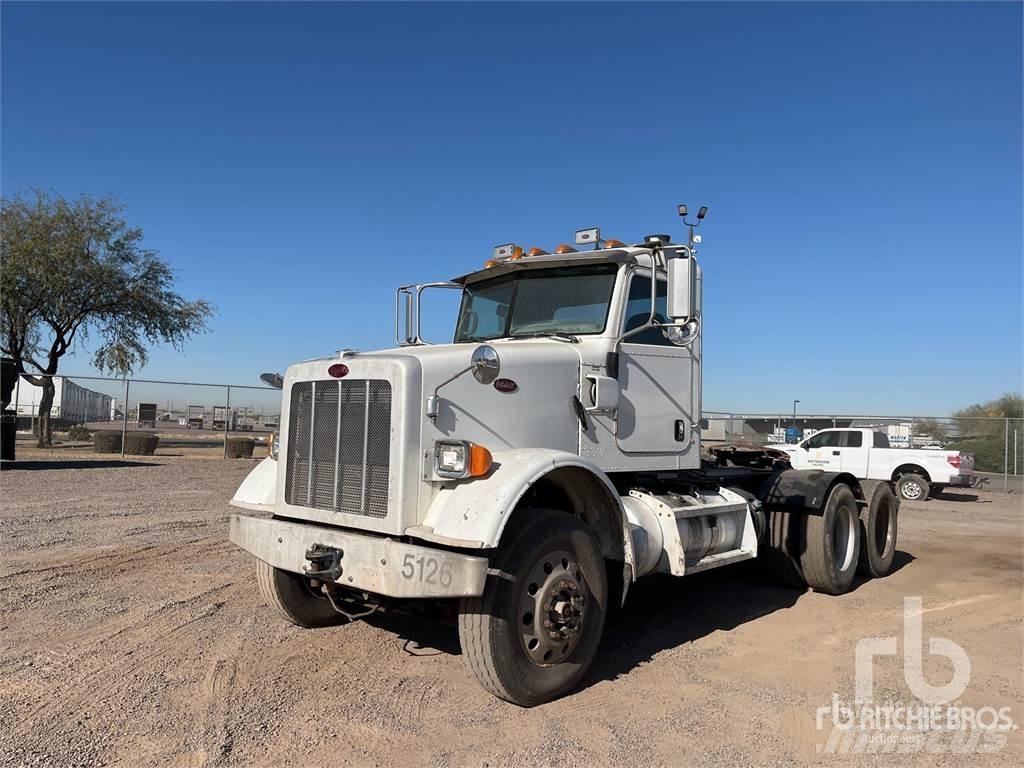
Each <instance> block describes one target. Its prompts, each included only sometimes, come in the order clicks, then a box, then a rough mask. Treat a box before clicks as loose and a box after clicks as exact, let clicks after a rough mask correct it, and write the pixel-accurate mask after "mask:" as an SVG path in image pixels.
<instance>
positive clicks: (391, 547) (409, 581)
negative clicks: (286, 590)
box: [229, 514, 488, 597]
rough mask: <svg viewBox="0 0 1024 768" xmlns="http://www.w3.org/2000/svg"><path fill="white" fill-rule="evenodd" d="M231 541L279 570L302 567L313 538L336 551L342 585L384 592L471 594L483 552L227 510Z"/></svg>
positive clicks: (481, 577)
mask: <svg viewBox="0 0 1024 768" xmlns="http://www.w3.org/2000/svg"><path fill="white" fill-rule="evenodd" d="M229 538H230V539H231V541H232V543H234V544H237V545H238V546H239V547H241V548H242V549H244V550H246V551H248V552H250V553H252V554H253V555H255V556H256V557H258V558H259V559H260V560H263V561H264V562H266V563H269V564H270V565H272V566H274V567H275V568H281V569H282V570H285V571H292V572H293V573H299V574H302V573H304V568H303V566H305V565H308V564H309V562H308V561H307V560H306V550H308V549H309V548H310V547H311V546H313V545H314V544H320V545H323V546H325V547H332V548H334V549H337V550H339V551H340V552H341V575H340V576H339V577H338V578H337V579H335V583H336V584H338V585H339V586H342V587H349V588H351V589H358V590H362V591H365V592H372V593H374V594H377V595H386V596H388V597H477V596H479V595H481V594H483V591H484V581H485V579H486V578H487V565H488V563H487V558H485V557H473V556H471V555H462V554H459V553H457V552H449V551H448V550H444V549H434V548H433V547H422V546H418V545H416V544H406V543H404V542H401V541H396V540H395V539H389V538H385V537H383V536H368V535H366V534H361V533H352V532H349V531H342V530H338V529H334V528H326V527H322V526H318V525H312V524H306V523H293V522H286V521H284V520H271V519H268V518H265V517H251V516H249V515H238V514H235V515H231V531H230V534H229Z"/></svg>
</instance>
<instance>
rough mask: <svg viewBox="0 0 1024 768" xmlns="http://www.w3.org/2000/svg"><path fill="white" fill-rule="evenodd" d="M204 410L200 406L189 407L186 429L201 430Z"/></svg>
mask: <svg viewBox="0 0 1024 768" xmlns="http://www.w3.org/2000/svg"><path fill="white" fill-rule="evenodd" d="M205 410H206V409H205V408H204V407H203V406H201V405H190V406H189V407H188V421H187V422H186V424H185V425H186V427H187V428H188V429H202V428H203V423H204V421H203V420H204V414H205Z"/></svg>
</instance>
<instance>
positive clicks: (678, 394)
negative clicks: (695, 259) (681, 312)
mask: <svg viewBox="0 0 1024 768" xmlns="http://www.w3.org/2000/svg"><path fill="white" fill-rule="evenodd" d="M657 286H658V287H657V303H656V310H657V314H656V317H657V319H658V320H659V321H661V322H668V319H667V318H666V316H665V304H666V298H665V296H666V292H667V291H666V283H665V281H664V280H658V283H657ZM650 314H651V276H650V273H646V274H645V273H644V272H640V271H636V272H634V273H633V274H632V276H631V277H630V283H629V292H628V295H627V301H626V310H625V313H624V314H623V317H624V322H623V331H624V332H625V331H630V330H633V329H634V328H639V327H640V326H642V325H643V324H644V323H646V322H647V320H648V318H649V317H650ZM692 374H693V359H692V356H691V352H690V350H689V349H688V348H684V347H678V346H676V345H675V344H673V343H672V342H671V341H669V340H668V339H667V338H666V337H665V335H664V333H662V331H661V330H660V329H658V328H648V329H647V330H645V331H641V332H640V333H638V334H636V335H633V336H630V337H629V338H627V339H626V340H625V341H623V342H622V343H621V345H620V346H619V389H620V394H619V409H618V423H617V427H616V434H615V440H616V444H617V445H618V447H619V450H621V451H623V452H624V453H671V452H677V451H681V450H683V448H685V447H686V445H687V444H688V442H689V439H690V426H689V425H690V424H691V423H693V420H694V419H693V403H692V401H691V399H692V394H691V393H692V391H693V389H692V386H691V385H692V382H693V378H692Z"/></svg>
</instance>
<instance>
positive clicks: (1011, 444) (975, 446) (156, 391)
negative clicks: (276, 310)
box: [8, 376, 1024, 493]
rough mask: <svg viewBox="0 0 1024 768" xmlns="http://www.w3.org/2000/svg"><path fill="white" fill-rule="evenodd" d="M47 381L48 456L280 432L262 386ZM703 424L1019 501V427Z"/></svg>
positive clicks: (722, 436)
mask: <svg viewBox="0 0 1024 768" xmlns="http://www.w3.org/2000/svg"><path fill="white" fill-rule="evenodd" d="M36 378H37V380H39V379H41V378H43V377H36ZM52 382H53V389H54V394H53V402H52V404H51V407H50V425H51V430H52V432H53V445H54V447H55V448H62V449H63V448H66V449H69V450H74V449H80V450H82V451H85V450H88V449H91V448H92V449H94V448H95V447H96V440H97V434H100V433H107V434H108V437H109V439H107V438H102V437H101V438H99V439H100V442H104V440H106V443H105V445H106V446H107V447H108V448H109V445H111V444H112V443H116V445H117V452H118V453H122V452H126V450H127V448H126V440H125V437H126V436H127V435H128V433H131V432H145V433H149V434H152V435H154V436H155V437H156V438H157V442H156V446H155V452H156V454H157V455H180V456H209V457H227V456H229V455H233V454H235V453H238V452H239V451H240V452H241V453H243V454H245V453H246V452H247V448H248V445H249V443H250V442H251V445H252V450H253V454H252V455H254V456H257V457H259V456H265V455H266V454H267V452H268V450H269V444H270V438H271V435H272V434H273V433H274V432H276V431H277V430H278V427H279V423H280V416H281V391H280V390H278V389H272V388H270V387H260V386H247V385H238V384H231V385H228V384H202V383H197V382H181V381H156V380H152V379H136V378H131V379H112V378H103V377H99V376H54V377H52ZM42 398H43V387H40V386H37V385H34V384H32V383H30V382H29V381H28V380H27V379H25V378H24V377H19V378H18V381H17V383H16V385H15V389H14V392H13V394H12V397H11V403H10V405H9V406H8V411H12V412H14V413H16V414H17V416H16V424H17V445H18V446H19V447H21V446H25V447H26V448H27V447H30V446H32V445H35V443H36V442H37V436H38V430H39V421H40V420H39V408H40V402H41V400H42ZM704 418H705V421H706V422H707V426H706V427H705V428H704V430H703V432H702V437H703V439H704V442H705V443H706V444H708V445H715V444H725V443H733V444H739V445H753V446H766V445H767V446H770V445H773V444H779V443H787V442H788V443H796V442H799V441H800V440H803V439H805V438H807V437H809V436H810V435H812V434H814V432H816V431H817V430H819V429H825V428H828V427H868V428H872V429H875V430H878V431H881V432H885V433H886V434H887V436H888V438H889V444H890V445H891V446H893V447H903V448H943V449H947V450H959V451H964V452H966V453H970V454H972V455H973V456H974V461H975V470H976V471H977V472H978V473H979V474H980V475H982V476H985V477H988V478H989V482H988V487H989V488H992V489H995V490H1003V489H1005V490H1016V492H1018V493H1024V482H1022V481H1024V419H1007V418H1002V417H964V418H957V417H946V416H934V417H933V416H873V415H849V414H847V415H842V414H823V415H811V414H797V415H794V414H784V413H740V412H736V413H727V412H720V411H705V413H704ZM109 433H118V437H119V438H120V440H117V438H114V437H112V436H109ZM246 438H248V440H247V439H246ZM133 441H135V442H137V440H135V439H131V438H130V439H128V441H127V442H128V443H132V442H133ZM229 443H230V445H229ZM147 444H152V441H151V440H149V441H147Z"/></svg>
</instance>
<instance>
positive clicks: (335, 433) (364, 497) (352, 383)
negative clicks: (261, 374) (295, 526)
mask: <svg viewBox="0 0 1024 768" xmlns="http://www.w3.org/2000/svg"><path fill="white" fill-rule="evenodd" d="M289 414H290V415H289V421H288V454H287V456H286V461H287V463H288V467H287V472H286V474H285V497H284V498H285V501H286V502H288V503H289V504H294V505H296V506H300V507H313V508H314V509H324V510H329V511H333V512H346V513H348V514H351V515H368V516H370V517H387V514H388V481H389V479H390V469H391V467H390V465H391V384H390V383H388V382H387V381H383V380H379V379H369V380H362V381H356V380H335V379H328V380H326V381H302V382H298V383H296V384H293V385H292V392H291V404H290V412H289Z"/></svg>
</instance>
